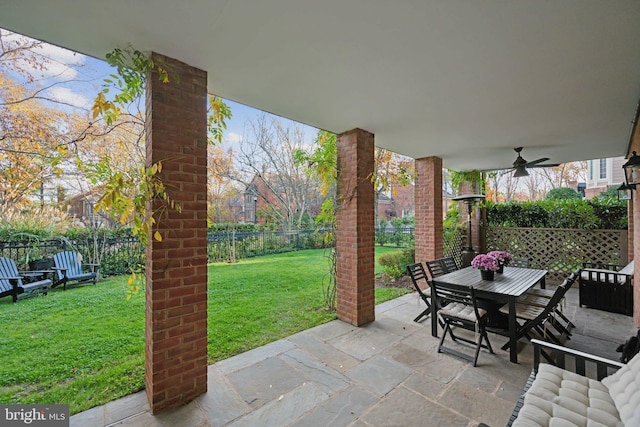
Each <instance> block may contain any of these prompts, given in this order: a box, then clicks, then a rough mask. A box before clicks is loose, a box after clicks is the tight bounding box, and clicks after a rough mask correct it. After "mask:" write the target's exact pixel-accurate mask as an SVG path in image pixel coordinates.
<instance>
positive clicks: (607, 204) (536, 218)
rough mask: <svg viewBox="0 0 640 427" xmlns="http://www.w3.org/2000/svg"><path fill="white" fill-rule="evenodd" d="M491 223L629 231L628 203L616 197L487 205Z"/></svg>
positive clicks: (502, 225)
mask: <svg viewBox="0 0 640 427" xmlns="http://www.w3.org/2000/svg"><path fill="white" fill-rule="evenodd" d="M487 222H488V224H489V225H490V226H497V227H532V228H535V227H543V228H579V229H614V230H623V229H625V228H627V203H626V202H625V201H623V200H617V199H612V198H598V197H596V198H594V199H592V200H583V199H555V200H540V201H537V202H508V203H502V204H494V203H492V202H487Z"/></svg>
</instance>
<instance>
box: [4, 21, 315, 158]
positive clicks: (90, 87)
mask: <svg viewBox="0 0 640 427" xmlns="http://www.w3.org/2000/svg"><path fill="white" fill-rule="evenodd" d="M1 31H3V33H4V34H3V35H4V36H5V37H6V32H5V31H4V30H1ZM15 37H24V36H18V35H16V36H15ZM38 52H39V54H40V56H41V57H42V58H43V60H47V61H49V63H48V65H47V69H46V70H35V69H32V70H30V73H31V74H32V75H33V76H34V77H36V79H38V80H39V81H40V82H41V84H42V85H44V86H48V85H50V84H51V83H53V82H56V85H55V86H54V87H52V88H50V89H48V90H47V91H46V96H47V97H49V98H53V99H57V100H59V101H61V102H64V103H67V104H70V105H73V106H76V107H77V108H79V109H82V110H87V111H88V110H89V109H90V108H91V105H92V104H93V99H94V98H95V96H96V94H97V93H98V92H100V91H101V90H102V88H103V83H104V79H105V78H108V77H109V74H111V73H114V72H115V68H112V67H110V66H109V64H107V63H106V61H104V60H101V59H96V58H93V57H89V56H86V55H82V54H79V53H75V52H72V51H70V50H67V49H63V48H60V47H57V46H53V45H49V44H44V45H43V46H42V48H41V49H39V50H38ZM105 55H106V52H105ZM23 65H26V64H23ZM11 77H12V78H14V79H16V81H20V79H19V78H18V76H17V75H12V76H11ZM225 102H227V104H228V105H229V107H230V108H231V113H232V118H231V120H229V121H228V122H227V130H226V131H225V133H224V141H225V146H233V145H234V144H235V143H237V142H239V141H240V139H241V138H242V137H243V136H244V135H245V128H246V126H247V123H248V122H249V121H250V120H251V119H253V118H255V117H256V116H257V115H258V114H260V110H257V109H254V108H251V107H249V106H246V105H243V104H239V103H236V102H233V101H230V100H225ZM58 108H69V107H65V106H63V105H59V106H58ZM304 131H305V135H306V137H307V138H309V141H310V142H311V141H312V140H313V139H314V138H315V135H316V133H317V129H315V128H312V127H308V126H304Z"/></svg>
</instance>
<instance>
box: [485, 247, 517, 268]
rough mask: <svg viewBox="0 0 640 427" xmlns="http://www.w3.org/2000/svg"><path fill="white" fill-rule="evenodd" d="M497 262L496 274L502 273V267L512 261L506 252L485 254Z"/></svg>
mask: <svg viewBox="0 0 640 427" xmlns="http://www.w3.org/2000/svg"><path fill="white" fill-rule="evenodd" d="M487 255H490V256H492V257H494V258H495V259H497V260H498V264H499V268H498V270H497V272H498V273H502V272H503V271H504V266H505V265H509V263H510V262H511V261H513V257H512V256H511V254H510V253H509V252H507V251H491V252H489V253H487Z"/></svg>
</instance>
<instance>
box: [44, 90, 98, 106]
mask: <svg viewBox="0 0 640 427" xmlns="http://www.w3.org/2000/svg"><path fill="white" fill-rule="evenodd" d="M47 95H48V96H49V97H50V98H52V99H55V100H56V101H60V102H65V103H67V104H70V105H73V106H74V107H78V108H89V107H90V106H91V103H90V102H89V100H88V99H87V98H86V97H85V96H83V95H81V94H79V93H76V92H73V91H72V90H71V89H69V88H66V87H54V88H51V89H49V90H48V91H47Z"/></svg>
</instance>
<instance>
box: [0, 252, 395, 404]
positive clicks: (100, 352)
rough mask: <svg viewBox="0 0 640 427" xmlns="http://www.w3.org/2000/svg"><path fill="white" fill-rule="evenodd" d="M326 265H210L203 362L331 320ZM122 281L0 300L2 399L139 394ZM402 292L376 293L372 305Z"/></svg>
mask: <svg viewBox="0 0 640 427" xmlns="http://www.w3.org/2000/svg"><path fill="white" fill-rule="evenodd" d="M380 249H381V251H380V252H379V250H380ZM387 250H388V248H376V258H377V255H379V253H381V252H382V251H387ZM376 268H378V267H376ZM327 269H328V262H327V259H326V258H325V257H324V252H323V251H322V250H308V251H300V252H291V253H286V254H279V255H271V256H265V257H259V258H251V259H246V260H241V261H240V262H238V263H237V264H226V263H216V264H212V265H211V266H210V267H209V318H208V321H209V335H208V337H209V338H208V339H209V361H210V362H211V363H213V362H215V361H217V360H221V359H224V358H227V357H230V356H233V355H235V354H238V353H241V352H244V351H247V350H250V349H252V348H255V347H258V346H261V345H264V344H266V343H269V342H272V341H275V340H277V339H280V338H283V337H286V336H289V335H291V334H293V333H296V332H298V331H302V330H305V329H308V328H311V327H313V326H316V325H319V324H322V323H325V322H327V321H330V320H332V319H335V313H333V312H328V311H326V310H325V309H324V307H323V296H322V278H323V277H324V275H325V274H326V272H327ZM126 280H127V278H126V277H115V278H109V279H108V280H105V281H104V282H101V283H98V284H97V285H95V286H93V285H85V286H81V287H76V288H71V289H69V290H68V291H66V292H64V291H62V290H58V289H55V290H53V291H52V292H50V293H49V295H47V296H39V297H36V298H29V299H25V300H22V301H19V302H18V303H17V304H13V303H11V299H10V298H2V299H0V319H2V321H3V324H4V328H3V333H2V335H1V336H0V402H1V403H66V404H69V405H71V412H72V413H76V412H80V411H82V410H85V409H88V408H90V407H93V406H96V405H99V404H104V403H106V402H108V401H110V400H113V399H116V398H118V397H121V396H125V395H127V394H130V393H132V392H135V391H138V390H141V389H142V388H143V386H144V294H143V293H140V294H138V295H136V296H134V297H133V298H132V299H131V300H129V301H127V300H126V298H125V296H126V292H125V289H126ZM404 292H406V291H405V290H398V289H377V290H376V303H380V302H382V301H384V300H387V299H391V298H395V297H396V296H398V295H399V294H402V293H404Z"/></svg>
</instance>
